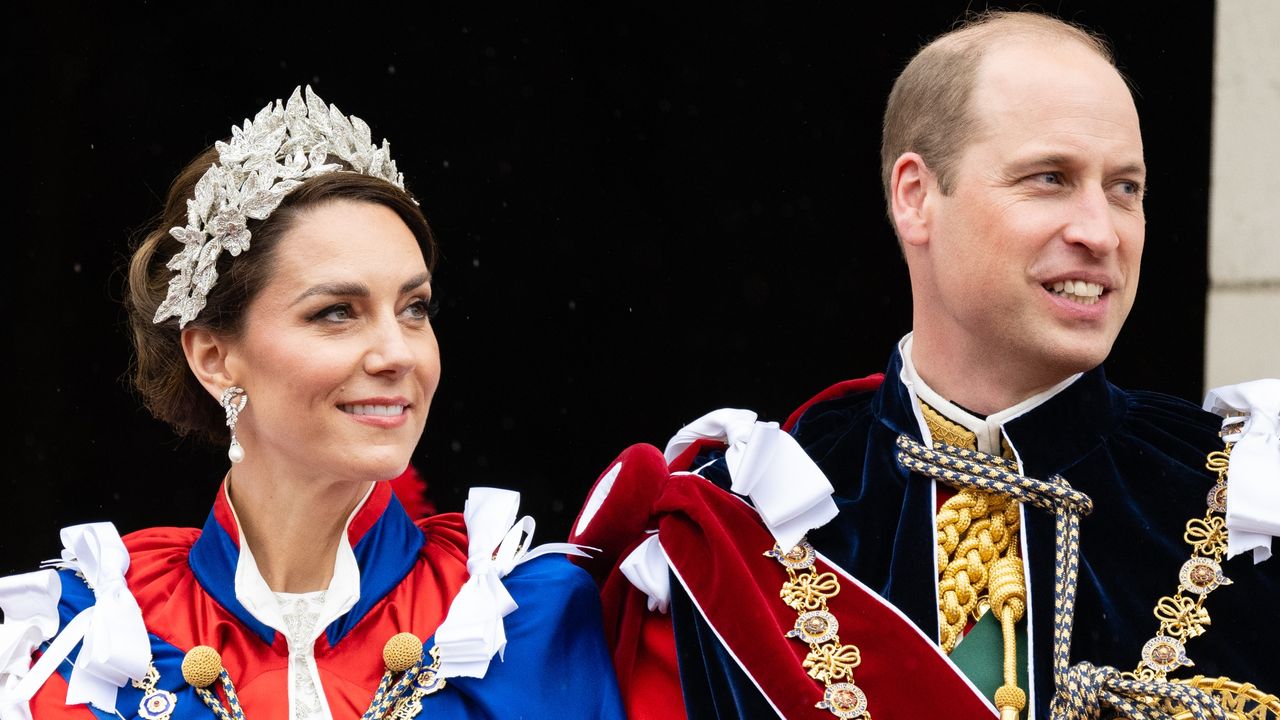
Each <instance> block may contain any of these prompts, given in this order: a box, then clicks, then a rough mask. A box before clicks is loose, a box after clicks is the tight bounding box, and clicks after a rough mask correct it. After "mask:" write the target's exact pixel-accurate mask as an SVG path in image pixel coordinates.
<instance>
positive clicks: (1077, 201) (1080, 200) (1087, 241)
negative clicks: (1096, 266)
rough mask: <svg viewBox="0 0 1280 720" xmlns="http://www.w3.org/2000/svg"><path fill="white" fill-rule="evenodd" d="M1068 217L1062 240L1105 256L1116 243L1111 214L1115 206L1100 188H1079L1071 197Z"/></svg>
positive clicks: (1117, 242) (1114, 247)
mask: <svg viewBox="0 0 1280 720" xmlns="http://www.w3.org/2000/svg"><path fill="white" fill-rule="evenodd" d="M1072 200H1073V205H1072V207H1071V219H1070V221H1069V222H1068V223H1067V226H1066V229H1065V230H1064V231H1063V239H1064V240H1066V241H1067V242H1069V243H1072V244H1076V245H1083V246H1084V247H1085V248H1087V249H1088V250H1089V252H1091V253H1093V254H1094V255H1106V254H1107V253H1110V252H1112V251H1114V250H1115V249H1116V247H1117V246H1118V245H1119V244H1120V236H1119V234H1118V233H1117V232H1116V224H1115V218H1114V216H1113V213H1115V212H1116V209H1115V208H1114V207H1113V206H1112V204H1111V202H1110V201H1109V200H1108V198H1107V194H1106V191H1105V190H1103V189H1102V188H1101V187H1097V186H1094V187H1090V188H1088V189H1082V190H1081V191H1080V192H1078V193H1076V195H1075V196H1074V197H1073V198H1072Z"/></svg>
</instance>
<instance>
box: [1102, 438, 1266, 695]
mask: <svg viewBox="0 0 1280 720" xmlns="http://www.w3.org/2000/svg"><path fill="white" fill-rule="evenodd" d="M1232 447H1234V443H1226V446H1225V447H1224V448H1223V449H1222V450H1215V451H1213V452H1211V453H1209V455H1208V458H1207V459H1206V461H1205V467H1206V468H1207V469H1208V470H1210V471H1211V472H1214V473H1216V474H1217V480H1216V481H1215V482H1214V485H1213V487H1212V488H1211V489H1210V490H1209V494H1208V496H1207V498H1206V503H1205V504H1206V505H1207V509H1206V510H1205V514H1204V517H1196V518H1192V519H1190V520H1188V521H1187V524H1186V531H1185V532H1184V533H1183V535H1182V539H1183V540H1184V541H1185V542H1186V543H1187V544H1188V545H1190V546H1191V558H1190V559H1188V560H1187V561H1186V562H1185V563H1183V564H1182V568H1181V569H1180V570H1179V572H1178V590H1177V591H1176V592H1175V593H1174V594H1173V595H1165V596H1164V597H1162V598H1160V600H1159V601H1157V602H1156V606H1155V610H1154V615H1155V617H1156V620H1158V621H1160V627H1159V630H1158V631H1157V632H1156V635H1155V636H1154V637H1152V638H1151V639H1150V640H1148V641H1147V643H1146V644H1145V645H1143V646H1142V659H1141V660H1140V661H1139V662H1138V666H1137V667H1136V668H1135V669H1134V670H1133V672H1131V673H1125V676H1127V677H1131V678H1134V679H1136V680H1165V679H1166V677H1167V676H1168V674H1169V673H1170V672H1173V671H1175V670H1177V669H1178V668H1180V667H1192V666H1194V665H1195V663H1194V662H1192V660H1191V658H1190V657H1188V656H1187V649H1186V643H1187V641H1188V640H1191V639H1192V638H1197V637H1200V636H1201V635H1203V634H1204V633H1205V632H1206V631H1207V630H1208V627H1209V625H1210V624H1211V622H1212V620H1211V619H1210V617H1209V610H1208V608H1206V607H1205V600H1207V599H1208V597H1209V595H1210V594H1211V593H1212V592H1213V591H1215V590H1217V589H1218V588H1220V587H1223V586H1225V585H1230V584H1231V580H1230V579H1229V578H1228V577H1227V576H1226V575H1225V574H1223V571H1222V562H1223V559H1224V558H1225V557H1226V554H1227V521H1226V517H1225V513H1226V511H1227V470H1228V468H1229V466H1230V461H1231V448H1232ZM1174 681H1175V682H1180V683H1184V684H1187V685H1190V686H1193V687H1196V688H1199V689H1201V690H1204V691H1206V692H1209V693H1210V694H1212V695H1213V696H1214V698H1215V699H1216V700H1218V702H1219V704H1220V705H1221V706H1222V708H1223V709H1224V710H1226V711H1227V712H1228V713H1229V714H1230V715H1231V717H1233V718H1242V719H1243V718H1249V719H1250V720H1252V719H1257V720H1280V698H1277V697H1276V696H1275V695H1273V694H1269V693H1265V692H1263V691H1261V690H1259V689H1258V688H1257V687H1255V686H1254V685H1253V684H1251V683H1239V682H1235V681H1233V680H1230V679H1229V678H1225V677H1219V678H1209V677H1204V676H1203V675H1197V676H1195V677H1193V678H1189V679H1180V678H1176V679H1174ZM1166 704H1167V705H1168V706H1167V707H1165V708H1163V709H1164V710H1165V711H1166V712H1168V713H1169V714H1170V715H1171V716H1173V717H1174V718H1175V719H1176V720H1181V719H1182V718H1184V717H1190V715H1188V714H1186V713H1185V712H1184V711H1182V709H1181V708H1179V707H1177V706H1175V705H1172V704H1168V703H1166Z"/></svg>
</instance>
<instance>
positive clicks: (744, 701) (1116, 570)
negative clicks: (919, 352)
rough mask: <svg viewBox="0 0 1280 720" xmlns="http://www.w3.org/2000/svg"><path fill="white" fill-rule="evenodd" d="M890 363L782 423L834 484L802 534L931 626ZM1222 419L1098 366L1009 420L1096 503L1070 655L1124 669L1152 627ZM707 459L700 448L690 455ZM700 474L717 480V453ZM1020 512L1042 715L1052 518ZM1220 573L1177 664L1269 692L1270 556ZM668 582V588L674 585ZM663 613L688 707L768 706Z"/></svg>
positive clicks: (902, 413) (913, 428)
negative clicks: (874, 378)
mask: <svg viewBox="0 0 1280 720" xmlns="http://www.w3.org/2000/svg"><path fill="white" fill-rule="evenodd" d="M901 368H902V365H901V358H900V357H899V355H898V354H897V353H896V352H895V353H894V355H893V357H892V358H891V360H890V362H889V367H888V369H887V370H886V372H885V381H884V384H883V386H881V388H880V389H879V390H878V391H876V392H874V393H864V394H857V395H852V396H844V397H840V398H836V399H833V400H828V401H825V402H821V403H818V404H816V405H814V406H813V407H811V408H809V409H808V410H807V411H806V412H805V413H804V414H803V415H802V416H801V418H800V419H799V422H797V423H796V424H795V426H794V427H793V429H792V434H793V435H794V436H795V437H796V439H797V440H798V441H799V442H800V444H801V445H802V446H803V447H804V448H805V450H806V451H807V452H808V453H809V455H810V456H811V457H812V458H813V459H814V461H815V462H817V463H818V465H819V466H820V467H821V468H822V470H823V471H824V472H825V473H826V475H827V477H828V478H829V479H830V480H831V483H832V485H834V486H835V500H836V504H837V506H838V507H839V509H840V514H839V515H838V516H837V517H836V519H835V520H833V521H832V522H830V523H829V524H827V525H826V526H824V527H822V528H819V529H817V530H814V531H813V532H811V533H810V534H809V539H810V541H811V542H812V543H813V544H814V545H815V546H816V547H817V548H818V549H819V550H820V551H821V552H822V553H823V554H825V555H826V556H827V557H828V558H830V559H831V560H832V561H833V562H835V563H837V564H839V565H841V566H842V567H844V568H845V569H847V570H848V571H849V572H851V573H852V574H853V575H854V576H856V577H858V578H859V579H860V580H862V581H863V582H864V583H866V584H867V585H868V586H870V587H871V588H873V589H874V590H876V591H877V592H879V593H880V594H881V595H882V596H884V597H885V598H887V599H888V600H889V601H891V602H893V603H894V604H895V605H897V606H898V607H899V608H900V609H901V610H902V611H903V612H904V613H905V614H906V615H907V616H908V617H909V618H911V620H912V621H913V622H915V623H916V625H917V626H919V627H920V628H921V630H923V631H924V632H925V634H926V635H930V636H933V637H937V632H938V627H937V604H936V601H935V599H934V579H933V578H934V576H933V573H934V535H933V515H934V506H933V495H932V490H931V483H932V481H931V480H929V479H927V478H924V477H922V476H918V475H914V474H910V473H907V472H906V471H904V470H903V469H901V468H899V467H898V465H897V463H896V462H895V461H894V457H893V443H894V439H895V438H896V437H897V436H898V435H899V434H900V433H905V434H907V435H910V436H912V437H914V438H916V439H919V438H920V432H919V429H918V427H917V425H916V420H915V416H914V413H913V411H912V407H911V399H910V396H909V394H908V393H907V390H906V388H905V387H904V386H903V385H902V383H901V381H900V380H899V373H900V371H901ZM1219 422H1220V421H1219V419H1218V418H1217V417H1216V416H1214V415H1211V414H1209V413H1206V412H1204V411H1202V410H1200V409H1199V408H1198V407H1196V406H1194V405H1191V404H1189V403H1186V402H1184V401H1181V400H1178V399H1176V398H1172V397H1169V396H1165V395H1160V394H1157V393H1149V392H1129V391H1124V390H1121V389H1119V388H1117V387H1116V386H1114V385H1112V384H1110V383H1109V382H1107V379H1106V376H1105V374H1104V373H1103V370H1102V368H1097V369H1095V370H1093V371H1091V372H1089V373H1086V374H1085V375H1083V376H1082V377H1081V378H1080V379H1079V380H1077V381H1076V382H1075V383H1073V384H1072V385H1071V386H1069V387H1068V388H1066V389H1065V390H1063V391H1062V392H1060V393H1059V394H1058V395H1056V396H1054V397H1053V398H1051V399H1050V400H1048V401H1047V402H1045V403H1044V404H1043V405H1041V406H1039V407H1037V408H1035V409H1034V410H1032V411H1031V412H1029V413H1027V414H1025V415H1023V416H1021V417H1019V418H1017V419H1015V420H1013V421H1011V422H1009V423H1008V424H1007V425H1006V428H1005V430H1006V433H1007V434H1008V436H1009V438H1010V440H1011V442H1012V443H1013V446H1014V447H1015V448H1017V451H1018V454H1019V456H1020V457H1021V459H1022V461H1023V463H1024V468H1025V471H1026V473H1027V474H1028V475H1031V476H1033V477H1039V478H1047V477H1049V476H1051V475H1053V474H1055V473H1056V474H1061V475H1062V476H1063V477H1065V478H1066V479H1067V480H1068V481H1069V482H1070V483H1071V484H1072V485H1073V486H1074V487H1075V488H1077V489H1079V490H1081V491H1083V492H1085V493H1086V494H1088V495H1089V496H1090V497H1091V498H1092V499H1093V503H1094V511H1093V513H1092V514H1091V515H1089V516H1087V517H1085V518H1083V519H1082V522H1081V555H1080V577H1079V585H1078V592H1077V599H1076V619H1075V632H1074V639H1073V642H1072V648H1071V657H1072V662H1073V663H1074V662H1078V661H1081V660H1088V661H1090V662H1092V663H1094V664H1095V665H1102V664H1105V665H1111V666H1114V667H1116V668H1118V669H1120V670H1122V671H1127V670H1132V669H1133V668H1134V667H1135V666H1136V665H1137V663H1138V660H1139V659H1140V652H1141V649H1142V646H1143V644H1144V643H1145V642H1146V641H1147V640H1148V639H1149V638H1151V637H1152V636H1153V635H1154V634H1155V633H1156V630H1157V628H1158V622H1157V621H1156V619H1155V617H1154V615H1153V614H1152V611H1153V608H1154V607H1155V603H1156V601H1157V600H1159V599H1160V597H1161V596H1163V595H1171V594H1173V593H1174V592H1175V591H1176V590H1177V585H1178V570H1179V568H1180V567H1181V566H1182V563H1183V562H1185V561H1186V560H1187V558H1188V557H1189V554H1190V548H1189V546H1188V545H1187V544H1186V543H1185V542H1184V541H1183V539H1182V535H1183V531H1184V526H1185V524H1186V522H1187V520H1189V519H1190V518H1192V517H1202V516H1203V515H1204V511H1205V496H1206V495H1207V493H1208V491H1209V489H1210V487H1212V485H1213V480H1214V476H1213V475H1212V474H1211V473H1210V472H1209V471H1208V470H1206V469H1205V467H1204V463H1205V456H1206V455H1207V453H1209V452H1210V451H1211V450H1214V449H1220V448H1221V447H1222V442H1221V440H1220V439H1219V438H1218V434H1217V431H1218V429H1219V427H1220V425H1219ZM712 460H714V457H713V455H712V454H708V455H707V457H705V458H700V459H699V460H698V461H696V462H695V465H694V466H695V467H698V466H701V465H702V464H704V462H709V461H712ZM702 474H704V475H706V476H707V477H708V478H709V479H711V480H713V481H714V482H717V483H718V484H721V485H722V486H724V487H728V476H727V473H726V471H725V468H724V464H723V461H718V462H714V463H713V464H712V465H710V466H709V467H707V468H705V469H704V470H702ZM1026 517H1027V522H1026V533H1027V541H1028V548H1029V553H1028V573H1029V576H1028V577H1029V582H1030V586H1031V591H1030V592H1031V612H1030V616H1031V623H1032V629H1031V639H1032V644H1033V647H1032V650H1031V653H1032V657H1033V663H1034V673H1033V676H1034V679H1033V683H1032V684H1033V686H1034V688H1033V703H1034V707H1035V717H1038V718H1048V716H1049V715H1048V707H1049V702H1050V700H1051V698H1052V695H1053V673H1052V659H1051V658H1052V639H1053V625H1052V618H1053V536H1054V533H1053V518H1052V516H1050V515H1049V514H1048V513H1044V512H1042V511H1039V510H1036V509H1034V508H1032V509H1029V510H1028V511H1027V514H1026ZM1278 550H1280V548H1278ZM1224 571H1225V573H1226V575H1227V576H1228V577H1229V578H1231V579H1232V580H1233V581H1234V583H1235V584H1234V585H1231V586H1228V587H1224V588H1221V589H1219V590H1217V591H1215V592H1214V593H1213V594H1212V595H1211V596H1210V597H1209V599H1208V600H1207V602H1206V603H1205V606H1206V608H1207V609H1208V611H1209V613H1210V615H1211V617H1212V626H1211V627H1209V629H1208V631H1207V632H1206V633H1205V634H1204V635H1202V636H1200V637H1198V638H1195V639H1192V640H1190V641H1189V642H1188V644H1187V650H1188V655H1189V656H1190V657H1191V659H1192V660H1194V661H1195V663H1196V665H1195V667H1194V668H1182V669H1181V670H1180V671H1179V672H1177V673H1175V675H1176V676H1179V677H1186V676H1190V675H1193V674H1203V675H1208V676H1220V675H1225V676H1228V677H1230V678H1232V679H1233V680H1236V681H1239V682H1252V683H1254V684H1255V685H1257V686H1259V687H1260V688H1262V689H1263V690H1265V691H1268V692H1273V693H1275V692H1280V661H1278V660H1277V657H1276V654H1275V649H1276V648H1278V647H1280V613H1278V612H1277V610H1276V602H1277V601H1278V600H1280V558H1275V559H1272V560H1270V561H1267V562H1265V563H1262V564H1260V565H1254V564H1253V563H1252V559H1251V557H1249V556H1247V555H1243V556H1239V557H1236V558H1234V559H1232V560H1230V561H1227V562H1226V563H1225V564H1224ZM672 587H673V590H675V591H676V592H677V593H679V585H678V583H672ZM672 614H673V625H674V628H675V633H676V639H677V647H678V649H679V658H680V663H681V664H680V671H681V683H682V686H683V689H684V692H685V702H686V707H687V709H688V710H689V716H690V717H698V718H702V717H756V716H757V713H760V712H763V713H765V716H768V715H772V712H770V711H769V709H768V705H767V704H765V703H764V702H763V698H761V697H759V695H758V693H756V692H755V690H754V687H753V686H752V685H751V682H750V680H749V679H747V678H746V677H745V676H744V675H743V674H742V672H741V670H739V669H738V667H737V666H736V664H735V663H734V662H733V660H732V658H730V657H728V656H727V655H726V653H724V652H723V651H722V650H721V649H719V648H718V647H717V643H716V642H715V641H714V638H713V637H712V636H711V634H710V633H709V632H707V628H706V627H704V626H705V623H703V622H702V620H701V618H700V617H699V616H698V615H697V612H696V610H694V609H693V608H691V607H690V605H689V603H688V601H687V600H685V599H683V598H681V599H677V600H676V601H675V602H673V604H672ZM849 641H850V642H854V643H856V642H857V639H856V638H849ZM863 661H864V662H874V661H875V660H873V659H871V658H864V659H863ZM889 661H890V662H891V661H892V660H891V659H890V660H889ZM921 680H922V681H924V682H925V683H926V684H927V680H925V679H923V678H922V679H921ZM871 702H872V707H873V708H874V703H875V699H874V698H871Z"/></svg>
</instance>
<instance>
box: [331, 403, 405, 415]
mask: <svg viewBox="0 0 1280 720" xmlns="http://www.w3.org/2000/svg"><path fill="white" fill-rule="evenodd" d="M338 407H339V408H340V409H341V410H342V412H344V413H351V414H352V415H384V416H387V417H394V416H396V415H400V414H402V413H404V408H405V406H404V405H339V406H338Z"/></svg>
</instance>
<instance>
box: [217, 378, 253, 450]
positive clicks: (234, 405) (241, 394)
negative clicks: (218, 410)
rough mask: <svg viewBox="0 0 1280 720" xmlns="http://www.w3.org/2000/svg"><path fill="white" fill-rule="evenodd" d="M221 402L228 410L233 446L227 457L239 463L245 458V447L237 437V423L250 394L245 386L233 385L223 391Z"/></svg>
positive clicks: (224, 408)
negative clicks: (245, 389)
mask: <svg viewBox="0 0 1280 720" xmlns="http://www.w3.org/2000/svg"><path fill="white" fill-rule="evenodd" d="M219 402H220V403H222V409H223V410H226V411H227V427H228V428H229V429H230V430H231V447H229V448H227V457H228V458H230V459H231V462H233V463H238V462H240V461H241V460H243V459H244V448H243V447H241V446H240V441H239V440H238V439H236V423H237V422H238V421H239V420H240V411H241V410H244V406H245V403H247V402H249V394H248V393H246V392H245V391H244V388H242V387H237V386H235V385H233V386H231V387H229V388H227V389H226V390H223V391H222V399H221V400H220V401H219Z"/></svg>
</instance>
